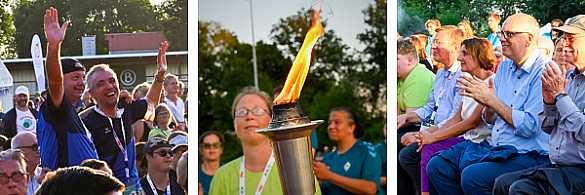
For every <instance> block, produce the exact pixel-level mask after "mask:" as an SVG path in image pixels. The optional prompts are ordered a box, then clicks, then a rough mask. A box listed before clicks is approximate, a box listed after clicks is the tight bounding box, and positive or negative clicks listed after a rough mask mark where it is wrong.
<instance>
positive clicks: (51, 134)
mask: <svg viewBox="0 0 585 195" xmlns="http://www.w3.org/2000/svg"><path fill="white" fill-rule="evenodd" d="M37 142H38V144H39V153H40V156H41V162H42V166H43V167H49V168H51V169H52V170H57V168H61V167H70V166H77V165H79V164H81V162H83V161H84V160H86V159H97V156H96V154H95V150H94V148H93V145H92V144H91V140H90V139H89V137H87V133H86V131H85V129H84V128H83V124H81V119H80V118H79V116H77V113H76V112H75V109H74V108H73V104H71V102H70V101H69V98H67V96H65V95H63V101H62V102H61V107H60V108H57V107H55V104H54V103H53V100H52V99H51V95H48V96H47V101H45V102H44V103H43V104H42V105H41V110H40V111H39V118H38V121H37Z"/></svg>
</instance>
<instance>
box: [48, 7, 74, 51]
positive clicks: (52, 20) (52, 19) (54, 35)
mask: <svg viewBox="0 0 585 195" xmlns="http://www.w3.org/2000/svg"><path fill="white" fill-rule="evenodd" d="M68 24H69V23H68V22H65V23H63V26H61V27H59V17H58V15H57V10H56V9H55V8H52V7H51V8H50V9H48V10H46V13H45V36H46V37H47V41H48V42H49V44H59V43H61V42H62V41H63V39H64V38H65V31H66V30H67V25H68Z"/></svg>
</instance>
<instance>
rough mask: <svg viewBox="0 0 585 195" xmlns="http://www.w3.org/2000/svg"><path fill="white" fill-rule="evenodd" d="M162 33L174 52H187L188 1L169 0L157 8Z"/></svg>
mask: <svg viewBox="0 0 585 195" xmlns="http://www.w3.org/2000/svg"><path fill="white" fill-rule="evenodd" d="M157 10H158V15H159V20H160V22H161V26H162V32H163V34H164V35H165V37H166V38H167V39H168V40H169V43H170V44H172V45H173V48H172V49H171V50H173V51H187V50H188V46H187V43H188V41H187V38H188V37H187V34H188V28H187V22H188V13H189V11H188V6H187V0H168V1H165V2H164V3H163V4H162V5H161V6H159V7H157Z"/></svg>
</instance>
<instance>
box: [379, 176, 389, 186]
mask: <svg viewBox="0 0 585 195" xmlns="http://www.w3.org/2000/svg"><path fill="white" fill-rule="evenodd" d="M386 181H388V178H387V177H386V176H382V177H380V185H383V186H385V185H386Z"/></svg>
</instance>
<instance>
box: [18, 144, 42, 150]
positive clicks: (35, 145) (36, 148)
mask: <svg viewBox="0 0 585 195" xmlns="http://www.w3.org/2000/svg"><path fill="white" fill-rule="evenodd" d="M20 148H28V149H31V150H32V151H35V152H36V151H39V145H38V144H33V145H31V146H19V147H16V149H20Z"/></svg>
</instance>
